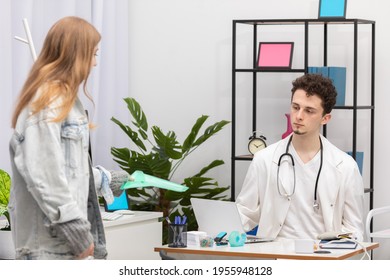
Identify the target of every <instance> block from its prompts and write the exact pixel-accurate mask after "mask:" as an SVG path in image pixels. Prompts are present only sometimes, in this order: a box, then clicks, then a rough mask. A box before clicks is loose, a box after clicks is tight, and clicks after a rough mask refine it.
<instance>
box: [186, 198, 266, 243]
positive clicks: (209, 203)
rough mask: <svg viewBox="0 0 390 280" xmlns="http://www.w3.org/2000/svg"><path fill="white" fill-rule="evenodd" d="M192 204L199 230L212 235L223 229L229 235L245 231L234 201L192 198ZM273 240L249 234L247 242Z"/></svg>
mask: <svg viewBox="0 0 390 280" xmlns="http://www.w3.org/2000/svg"><path fill="white" fill-rule="evenodd" d="M191 204H192V208H193V210H194V214H195V218H196V221H197V223H198V226H199V229H198V230H199V231H204V232H206V233H207V234H208V235H210V236H216V235H217V234H218V233H220V232H221V231H225V232H226V233H227V237H228V236H229V234H230V233H231V232H232V231H239V232H245V231H244V228H243V226H242V223H241V218H240V214H239V213H238V209H237V206H236V204H235V203H234V202H233V201H222V200H213V199H202V198H191ZM273 240H274V239H273V238H260V237H257V236H253V235H247V242H246V243H258V242H269V241H273Z"/></svg>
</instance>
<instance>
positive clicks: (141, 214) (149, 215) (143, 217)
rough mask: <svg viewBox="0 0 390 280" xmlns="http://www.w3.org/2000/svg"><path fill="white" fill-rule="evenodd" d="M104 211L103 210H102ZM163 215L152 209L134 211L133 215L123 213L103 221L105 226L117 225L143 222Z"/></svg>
mask: <svg viewBox="0 0 390 280" xmlns="http://www.w3.org/2000/svg"><path fill="white" fill-rule="evenodd" d="M103 211H104V210H103ZM162 216H163V213H162V212H152V211H134V215H123V216H122V217H120V218H118V219H116V220H113V221H105V220H104V221H103V225H104V227H105V228H109V227H113V226H119V225H124V224H131V223H138V222H144V221H147V220H154V219H159V218H161V217H162Z"/></svg>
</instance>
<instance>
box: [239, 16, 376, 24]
mask: <svg viewBox="0 0 390 280" xmlns="http://www.w3.org/2000/svg"><path fill="white" fill-rule="evenodd" d="M233 22H236V23H243V24H250V25H297V24H306V23H307V24H354V23H358V24H373V23H375V21H372V20H365V19H358V18H351V19H245V20H233Z"/></svg>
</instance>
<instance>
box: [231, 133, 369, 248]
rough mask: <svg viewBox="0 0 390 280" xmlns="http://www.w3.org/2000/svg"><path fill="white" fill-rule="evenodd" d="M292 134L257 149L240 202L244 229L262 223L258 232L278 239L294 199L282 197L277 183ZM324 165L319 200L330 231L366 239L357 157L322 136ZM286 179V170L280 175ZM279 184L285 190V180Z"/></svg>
mask: <svg viewBox="0 0 390 280" xmlns="http://www.w3.org/2000/svg"><path fill="white" fill-rule="evenodd" d="M288 140H289V137H287V138H285V139H283V140H280V141H278V142H277V143H275V144H272V145H270V146H268V147H267V148H266V149H264V150H261V151H259V152H257V153H256V154H255V156H254V158H253V161H252V162H251V164H250V166H249V169H248V172H247V175H246V177H245V180H244V184H243V187H242V190H241V192H240V194H239V195H238V197H237V199H236V204H237V207H238V210H239V212H240V216H241V220H242V223H243V225H244V228H245V229H246V230H247V231H249V230H251V229H252V228H254V227H255V226H257V225H258V226H259V228H258V232H257V235H258V236H260V237H274V238H276V237H277V236H278V234H279V232H280V229H281V228H282V226H283V224H284V221H285V219H286V216H287V212H288V210H289V207H290V204H291V200H289V199H287V198H286V197H284V196H281V195H280V194H279V192H278V187H277V184H276V178H277V168H278V160H279V157H280V155H281V154H283V153H284V152H285V151H286V146H287V143H288ZM321 140H322V144H323V166H322V171H321V176H320V180H319V182H318V194H317V196H318V199H319V201H320V207H321V210H322V213H323V218H324V224H325V229H326V231H337V232H353V233H354V234H355V236H356V237H357V238H358V240H363V234H364V233H363V230H364V226H363V204H364V197H363V196H364V187H363V180H362V176H361V175H360V172H359V169H358V166H357V164H356V162H355V160H354V159H353V158H352V157H351V156H350V155H348V154H347V153H346V152H343V151H341V150H340V149H338V148H337V147H335V146H334V145H333V144H331V143H330V142H329V141H328V140H327V139H326V138H325V137H323V136H321ZM279 176H280V178H283V174H282V170H281V171H280V174H279ZM279 187H280V189H281V192H282V193H290V191H289V190H283V188H284V186H283V182H282V180H281V182H280V184H279Z"/></svg>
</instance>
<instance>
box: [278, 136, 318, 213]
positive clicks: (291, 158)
mask: <svg viewBox="0 0 390 280" xmlns="http://www.w3.org/2000/svg"><path fill="white" fill-rule="evenodd" d="M292 138H293V136H292V135H291V137H290V139H289V140H288V143H287V147H286V152H285V153H283V154H281V155H280V157H279V160H278V170H277V177H276V184H277V187H278V192H279V195H281V196H284V197H286V198H287V199H289V200H290V199H291V197H292V196H293V195H294V193H295V187H296V183H297V181H296V175H295V162H294V157H293V156H292V154H290V153H289V152H288V150H289V148H290V144H291V141H292ZM323 155H324V154H323V146H322V141H321V137H320V156H321V158H320V168H319V169H318V173H317V179H316V184H315V187H314V202H313V208H314V210H318V209H319V208H320V205H319V203H318V200H317V189H318V180H319V178H320V174H321V169H322V162H323ZM284 157H288V158H290V161H291V165H292V169H293V173H294V185H293V189H292V192H291V193H287V192H285V193H282V192H281V191H280V186H279V181H280V180H279V178H280V177H279V169H280V164H281V162H282V159H283V158H284Z"/></svg>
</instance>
